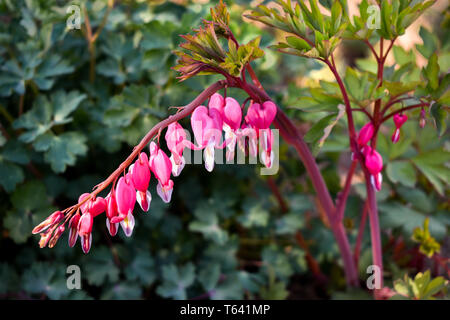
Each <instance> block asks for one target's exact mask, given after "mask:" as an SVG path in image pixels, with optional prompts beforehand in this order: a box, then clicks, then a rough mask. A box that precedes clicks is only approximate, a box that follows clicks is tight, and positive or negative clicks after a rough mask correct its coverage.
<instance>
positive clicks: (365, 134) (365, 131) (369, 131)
mask: <svg viewBox="0 0 450 320" xmlns="http://www.w3.org/2000/svg"><path fill="white" fill-rule="evenodd" d="M374 131H375V129H374V127H373V124H372V122H369V123H366V124H365V125H364V126H363V127H362V128H361V130H359V134H358V144H359V145H360V146H364V145H366V144H367V143H368V142H369V141H370V140H371V139H372V137H373V133H374Z"/></svg>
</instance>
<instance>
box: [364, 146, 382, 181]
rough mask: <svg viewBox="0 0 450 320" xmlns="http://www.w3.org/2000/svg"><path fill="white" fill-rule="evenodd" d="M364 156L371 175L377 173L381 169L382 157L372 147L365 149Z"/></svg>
mask: <svg viewBox="0 0 450 320" xmlns="http://www.w3.org/2000/svg"><path fill="white" fill-rule="evenodd" d="M369 148H370V147H369ZM365 156H366V159H365V164H366V168H367V170H369V172H370V173H371V174H372V175H377V174H378V173H379V172H380V171H381V170H382V169H383V158H382V157H381V155H380V154H379V153H378V152H377V151H376V150H374V149H372V148H370V150H368V151H366V154H365Z"/></svg>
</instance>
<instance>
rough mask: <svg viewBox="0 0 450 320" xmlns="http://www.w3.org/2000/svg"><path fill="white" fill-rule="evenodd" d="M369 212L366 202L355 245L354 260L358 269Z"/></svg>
mask: <svg viewBox="0 0 450 320" xmlns="http://www.w3.org/2000/svg"><path fill="white" fill-rule="evenodd" d="M368 211H369V206H368V203H367V201H365V202H364V209H363V213H362V216H361V222H360V224H359V229H358V236H357V237H356V244H355V252H354V258H355V265H356V267H358V264H359V256H360V252H361V244H362V240H363V235H364V229H365V228H366V220H367V212H368Z"/></svg>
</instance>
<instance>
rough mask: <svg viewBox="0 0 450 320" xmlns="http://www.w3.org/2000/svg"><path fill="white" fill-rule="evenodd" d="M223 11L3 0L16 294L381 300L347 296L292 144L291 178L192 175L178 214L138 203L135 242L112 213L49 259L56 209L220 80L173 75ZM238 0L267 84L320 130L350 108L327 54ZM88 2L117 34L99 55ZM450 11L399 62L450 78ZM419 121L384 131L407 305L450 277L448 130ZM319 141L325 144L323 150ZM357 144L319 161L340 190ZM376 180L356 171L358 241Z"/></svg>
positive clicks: (2, 204)
mask: <svg viewBox="0 0 450 320" xmlns="http://www.w3.org/2000/svg"><path fill="white" fill-rule="evenodd" d="M110 3H111V2H110ZM215 3H216V2H215V1H212V2H209V1H187V0H186V1H183V0H178V1H163V0H162V1H150V0H149V1H143V0H140V1H135V0H128V1H120V2H119V1H117V2H116V3H115V4H114V7H113V8H112V10H110V9H111V8H110V9H108V1H106V0H96V1H73V2H68V1H58V0H14V1H13V0H2V1H1V2H0V21H1V23H0V70H1V71H0V129H1V133H0V186H1V187H0V189H1V192H0V225H1V227H2V234H1V236H2V237H1V239H0V248H1V249H0V250H1V252H2V255H1V258H0V261H1V262H0V298H4V299H5V298H6V299H30V298H40V299H46V298H49V299H91V298H93V299H99V298H100V299H140V298H146V299H148V298H151V299H160V298H174V299H200V298H202V299H204V298H211V299H242V298H249V299H252V298H264V299H286V298H289V299H301V298H308V299H317V298H320V299H323V298H354V297H357V298H370V294H369V293H368V292H366V291H364V290H358V291H352V292H346V291H345V279H344V276H343V270H342V268H341V265H340V262H339V253H338V250H337V246H336V244H335V242H334V239H333V236H332V233H331V231H330V229H329V228H328V227H327V221H325V218H324V215H323V214H321V212H318V211H317V209H316V205H315V198H314V192H313V189H312V187H311V185H310V182H309V180H308V178H307V176H306V175H305V171H304V168H303V166H302V164H301V163H300V162H299V161H298V160H297V157H296V156H295V154H294V151H293V150H291V149H289V148H288V147H287V145H286V144H281V147H280V148H281V150H280V158H281V159H280V171H279V173H278V175H276V176H273V177H265V176H260V175H259V168H258V167H257V166H254V165H240V166H232V165H227V166H225V165H218V166H217V167H216V169H215V170H214V172H213V173H212V174H206V171H205V169H204V168H203V166H201V165H190V166H188V167H186V168H185V169H184V171H183V173H182V174H181V176H180V177H179V178H176V179H175V191H174V196H173V200H172V202H171V203H170V204H169V205H166V204H164V203H162V201H160V199H159V198H158V197H156V196H154V197H153V202H152V204H151V209H150V212H149V213H147V214H144V213H142V212H139V210H140V209H138V207H136V212H135V216H136V217H137V218H136V228H135V231H134V234H133V236H132V237H131V238H126V237H125V236H124V234H123V233H122V232H121V231H119V234H118V235H117V236H116V237H114V238H111V237H110V236H109V234H108V232H107V229H106V226H105V223H104V220H103V219H96V221H95V226H94V232H93V238H94V239H93V246H92V249H91V251H90V253H89V254H88V255H84V254H83V253H82V251H81V248H80V247H79V245H77V246H76V247H75V248H73V249H71V248H69V247H68V246H67V234H66V235H64V236H63V238H62V239H61V240H60V243H58V244H57V245H56V247H55V248H53V249H48V248H45V249H39V248H38V244H37V242H38V238H37V236H32V235H31V230H32V228H33V226H34V225H36V224H37V223H38V222H40V221H41V220H42V219H43V218H45V217H46V216H47V215H48V214H49V213H51V212H52V211H53V210H55V209H56V208H65V207H68V206H70V205H72V204H73V203H74V202H75V201H76V200H77V198H78V196H79V195H80V194H81V193H83V192H88V191H89V190H91V188H92V187H93V186H94V185H96V184H98V183H99V182H101V181H102V180H103V179H104V178H106V177H107V176H108V175H109V174H110V173H111V172H112V171H113V170H114V169H115V168H116V167H117V166H118V165H119V164H120V163H121V162H122V161H123V160H124V159H125V158H126V156H127V155H128V154H129V153H130V152H131V150H132V147H133V146H134V145H135V144H137V143H138V141H139V140H140V138H141V137H142V136H144V135H145V133H146V132H147V131H148V130H149V129H150V128H151V127H152V126H153V125H154V124H155V123H157V122H158V121H160V120H161V119H163V118H165V117H167V116H168V115H169V114H170V113H171V112H172V111H171V110H169V109H168V107H169V106H180V105H184V104H186V103H188V102H189V101H191V100H192V99H193V98H194V97H195V96H196V95H197V94H198V93H199V92H200V91H201V90H202V89H203V88H205V87H206V86H207V85H208V84H210V83H212V82H213V81H215V80H217V77H214V76H205V77H195V78H193V79H189V80H187V81H185V82H183V83H179V82H178V80H177V79H176V76H177V75H176V73H175V72H174V71H173V70H171V67H172V66H173V65H174V64H175V56H174V55H173V54H172V50H173V49H175V48H176V47H177V45H178V44H179V43H180V38H179V36H178V35H179V34H184V33H188V32H190V31H191V30H192V28H194V27H196V26H197V25H198V24H199V23H200V22H201V19H202V18H204V17H206V16H208V14H209V8H210V6H211V5H214V4H215ZM227 3H228V5H229V9H230V12H231V21H232V29H233V32H234V33H235V34H236V36H237V38H238V39H239V40H240V41H242V42H247V41H249V40H251V39H253V38H255V37H256V36H261V37H262V38H261V47H262V48H265V56H264V57H263V58H262V59H259V60H258V61H257V62H256V63H255V69H256V71H257V73H258V75H259V76H260V80H261V82H262V83H263V84H264V86H265V88H266V89H267V90H268V91H269V93H270V94H271V95H272V97H273V98H274V99H275V100H276V101H277V102H279V103H280V105H282V106H283V107H284V108H285V109H286V111H287V113H288V114H289V115H290V116H292V117H293V119H294V120H295V121H296V123H297V124H298V126H299V128H300V130H301V131H302V132H304V133H306V132H307V131H308V130H309V129H310V127H311V125H312V124H313V123H316V122H317V121H318V120H319V119H320V118H321V117H323V115H324V114H325V113H323V114H321V113H320V112H319V113H310V112H308V110H307V109H308V108H315V107H316V108H318V107H323V108H324V110H327V109H329V108H330V106H331V107H333V106H334V107H335V106H337V102H336V101H330V100H327V99H326V98H325V97H324V96H323V95H322V94H320V90H314V88H320V87H321V86H323V87H326V88H328V89H330V90H333V89H332V88H331V87H330V86H326V83H325V82H324V81H331V80H332V78H331V74H329V73H328V71H326V70H325V69H324V68H323V66H322V65H320V64H318V63H316V62H313V61H311V60H306V59H299V58H298V57H293V56H287V55H282V54H279V53H277V52H276V51H274V50H271V49H266V48H267V47H268V46H269V45H272V44H274V43H276V39H277V37H279V36H280V35H279V34H278V33H274V31H273V30H269V29H267V28H263V27H261V26H260V25H258V24H256V23H250V22H249V21H248V20H246V19H244V21H245V22H243V18H242V14H243V13H244V12H246V11H247V10H248V9H250V8H251V7H254V6H255V5H256V2H252V3H251V4H249V3H248V2H247V1H227ZM70 4H75V5H82V6H85V8H86V11H83V10H82V11H81V24H82V25H83V24H84V23H85V21H86V16H85V14H86V12H87V14H88V17H89V22H90V25H91V27H92V30H94V31H95V30H100V32H99V33H98V38H97V39H96V40H95V43H93V44H91V46H90V45H89V36H88V35H87V33H86V31H85V30H84V28H83V27H82V30H77V29H73V30H70V29H68V28H67V27H66V20H67V18H69V17H70V14H69V13H67V12H66V8H67V6H68V5H70ZM443 9H445V7H443V8H442V6H441V7H439V6H438V7H437V8H435V7H433V8H432V9H431V10H430V13H429V15H428V16H427V15H425V16H424V17H423V18H422V19H421V20H419V22H418V24H419V25H421V26H422V27H421V28H420V33H419V35H420V38H421V39H420V38H419V39H413V40H411V41H413V43H417V49H416V48H414V46H411V45H410V46H409V47H408V46H406V47H404V48H402V47H401V46H398V48H397V49H395V50H394V54H395V57H390V59H391V60H390V63H388V65H391V66H392V65H393V64H394V63H397V64H398V65H402V64H403V63H417V64H419V65H420V63H421V61H423V60H425V61H426V59H428V58H429V56H430V55H431V54H432V53H433V52H435V51H436V52H438V53H439V59H440V60H439V62H440V66H441V72H443V73H445V72H447V70H448V68H449V51H448V46H449V42H448V37H449V34H450V33H449V29H448V28H449V24H448V21H447V23H443V20H444V15H443V14H442V10H443ZM105 16H106V17H107V18H106V19H105ZM422 41H423V43H424V45H422ZM433 46H434V47H433ZM411 48H412V49H413V50H412V51H409V50H411ZM430 48H434V50H430ZM338 54H339V55H338V57H339V58H338V59H337V60H338V61H337V63H338V66H339V67H340V68H345V67H346V66H347V65H351V66H356V67H357V68H359V70H367V68H370V67H371V63H372V62H371V61H370V59H368V57H369V52H367V49H366V47H365V46H364V45H363V44H362V43H359V42H351V41H349V42H348V43H344V44H343V45H342V46H341V47H340V48H339V51H338ZM392 70H394V67H392ZM412 77H414V75H412ZM305 88H307V89H305ZM229 94H230V95H233V96H234V97H236V98H237V99H238V100H239V101H241V102H242V101H243V100H244V99H245V98H246V97H245V96H244V95H243V94H242V93H241V92H239V91H234V90H229ZM305 97H308V99H307V100H308V101H305ZM305 109H306V110H305ZM359 116H361V117H359ZM416 118H417V121H415V120H414V121H408V123H407V124H406V125H405V126H404V129H403V131H402V135H403V136H402V140H401V141H400V142H399V143H398V144H397V145H395V146H392V145H391V144H390V141H389V138H390V134H391V132H392V130H393V127H386V128H384V130H385V131H384V133H385V136H384V137H380V139H379V149H380V152H381V153H382V155H383V157H385V159H384V160H385V163H386V164H387V166H386V169H385V175H384V176H385V183H384V185H383V189H382V191H381V192H379V193H378V194H377V197H378V201H379V207H380V211H381V216H380V220H381V224H382V230H383V232H382V237H383V245H384V262H385V265H386V282H387V285H388V286H390V287H394V284H393V282H394V281H395V280H397V279H404V280H399V281H400V282H396V286H395V288H396V290H397V291H399V292H402V293H404V292H406V294H405V295H407V293H408V288H409V287H408V286H410V287H411V286H414V281H413V280H412V279H410V278H407V276H408V275H409V276H412V277H414V276H415V275H416V274H417V273H418V272H421V271H425V270H427V269H431V273H432V275H433V276H437V275H444V276H446V277H448V258H449V252H450V241H449V236H448V227H449V224H450V216H449V201H448V196H449V189H448V181H449V170H448V162H449V160H450V157H449V153H448V149H449V141H448V133H446V131H445V122H444V123H441V124H440V125H441V128H442V127H444V128H443V129H442V130H441V136H440V137H438V134H437V133H436V129H435V128H434V127H433V123H432V120H430V119H429V120H428V123H427V126H426V127H425V128H424V129H418V114H417V117H416ZM356 120H357V124H358V126H359V127H360V126H362V125H363V124H364V118H363V116H362V114H361V115H358V117H357V119H356ZM341 122H342V123H341ZM183 124H184V126H185V127H188V123H187V122H185V123H183ZM319 138H320V136H319ZM316 140H317V139H316V138H315V137H314V135H313V134H312V133H310V140H309V142H311V143H314V142H315V141H316ZM347 150H348V139H347V134H346V130H345V123H344V121H343V120H341V121H339V122H338V123H337V124H336V126H335V127H334V128H333V133H332V135H331V136H330V137H329V138H328V139H327V140H326V142H325V143H324V145H323V146H322V148H321V149H317V150H316V154H317V155H318V158H319V164H320V166H321V170H322V173H323V175H324V176H325V178H326V181H327V184H328V186H329V187H330V191H331V192H332V193H333V194H334V195H335V194H336V193H337V192H338V191H339V189H340V186H341V185H342V184H343V179H344V178H345V175H344V174H345V172H346V168H347V166H348V163H347V162H348V158H349V155H348V154H347V153H346V152H347ZM342 151H345V152H343V153H342ZM358 179H359V180H358ZM362 182H363V179H362V175H361V174H360V175H356V178H355V181H354V188H353V192H352V194H351V196H350V198H349V200H348V208H347V210H346V218H345V219H346V220H345V222H346V223H345V224H346V227H347V231H348V233H349V235H350V241H351V243H355V238H356V236H357V234H358V228H359V224H360V220H361V212H362V211H363V208H362V207H363V201H364V200H363V199H364V198H365V194H364V193H365V189H364V187H363V184H362ZM152 183H153V184H152V185H151V190H155V185H154V184H155V181H153V182H152ZM278 194H279V195H281V198H282V201H281V202H284V205H280V199H279V197H278ZM426 217H429V219H428V220H427V221H428V224H427V225H426V226H428V225H429V233H427V232H426V231H425V230H422V229H420V228H422V227H423V228H424V229H425V228H426V227H424V222H425V218H426ZM421 230H422V231H421ZM413 233H414V236H413ZM430 237H431V238H432V240H434V241H436V242H437V243H438V244H439V246H440V252H439V259H436V255H433V254H432V255H431V258H429V257H428V256H427V252H428V253H429V251H427V248H424V247H423V243H426V241H424V240H423V239H428V240H430ZM428 243H430V241H429V242H428ZM431 243H433V244H434V242H432V241H431ZM433 248H435V246H433ZM445 259H447V262H445V261H446V260H445ZM442 261H444V265H443V264H442ZM72 264H75V265H79V266H80V268H81V275H82V289H81V290H68V289H67V287H66V277H67V275H66V268H67V266H68V265H72ZM370 264H371V251H370V234H369V229H368V227H367V226H366V229H365V232H364V238H363V241H362V247H361V255H360V260H359V270H360V275H361V279H366V278H367V274H366V268H367V266H368V265H370ZM445 264H446V265H445ZM445 267H446V268H447V269H445ZM421 277H422V276H421ZM428 277H429V275H428ZM416 278H417V277H416ZM419 278H420V277H419ZM422 278H425V276H423V277H422ZM422 278H420V279H422ZM364 282H365V280H364V281H363V282H362V284H364ZM440 285H441V284H440ZM435 289H436V288H435ZM439 289H441V288H439ZM402 290H403V291H402ZM431 290H432V289H430V290H429V291H424V292H421V297H428V296H429V295H430V294H429V293H430V292H431ZM433 292H434V291H433ZM436 292H437V291H436ZM416 297H417V295H416Z"/></svg>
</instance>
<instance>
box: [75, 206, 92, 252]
mask: <svg viewBox="0 0 450 320" xmlns="http://www.w3.org/2000/svg"><path fill="white" fill-rule="evenodd" d="M93 223H94V218H93V217H92V215H91V214H90V213H89V212H87V213H84V214H83V215H81V218H80V220H79V221H78V235H79V236H80V241H81V248H82V249H83V252H84V253H88V252H89V250H90V249H91V244H92V225H93Z"/></svg>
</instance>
